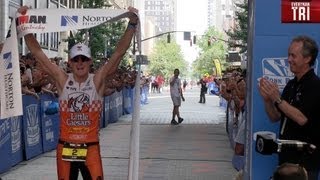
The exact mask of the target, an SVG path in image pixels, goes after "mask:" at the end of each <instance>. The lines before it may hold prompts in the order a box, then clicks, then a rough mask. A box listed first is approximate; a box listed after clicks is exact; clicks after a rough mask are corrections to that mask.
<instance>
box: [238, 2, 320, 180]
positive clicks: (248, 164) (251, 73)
mask: <svg viewBox="0 0 320 180" xmlns="http://www.w3.org/2000/svg"><path fill="white" fill-rule="evenodd" d="M296 1H297V2H301V1H300V0H296ZM282 2H284V1H282ZM286 2H291V1H286ZM292 2H293V1H292ZM310 2H311V8H312V6H313V5H314V2H315V1H314V0H313V1H310ZM317 2H319V1H317ZM249 7H250V10H251V12H252V14H251V16H252V17H254V18H249V20H250V22H249V27H252V28H248V29H249V36H248V42H250V43H248V59H249V60H250V61H248V77H247V82H248V92H250V93H247V95H248V97H247V100H248V102H247V103H246V104H247V109H248V112H247V113H248V115H247V126H246V138H245V139H246V143H245V168H244V179H261V177H270V176H272V174H273V172H274V170H275V169H276V167H277V165H278V154H277V153H274V154H272V155H262V154H260V153H258V152H257V151H256V137H257V134H262V133H266V132H267V133H268V134H274V136H275V138H277V137H278V132H279V126H280V123H279V122H277V123H272V122H271V121H270V119H269V117H268V115H267V113H266V111H265V108H264V102H263V99H262V97H261V96H260V93H259V91H258V80H259V78H261V77H265V78H267V79H269V80H271V81H273V82H275V83H277V85H278V86H279V88H280V91H282V90H283V88H284V86H285V85H286V84H287V82H288V80H290V79H292V78H293V77H294V74H293V73H292V72H290V65H289V63H288V59H287V55H288V47H289V45H290V42H291V40H292V39H293V38H294V37H296V36H298V35H307V36H310V37H311V38H313V39H314V40H315V41H316V42H317V43H318V44H320V31H319V29H320V24H319V23H318V24H316V23H314V24H310V23H293V24H286V23H280V22H279V19H280V18H281V16H283V11H281V9H282V8H283V6H281V4H280V3H279V1H260V0H253V1H249ZM266 7H270V8H272V9H273V13H270V9H268V8H266ZM290 8H291V7H290ZM250 10H249V12H250ZM310 13H311V14H310V21H311V20H312V17H313V14H312V13H313V12H312V11H310ZM266 14H268V16H266ZM319 17H320V16H319ZM318 59H319V58H318ZM318 66H319V63H318V62H316V64H315V66H314V69H315V72H316V73H317V74H319V70H320V68H319V67H318ZM279 93H281V92H279ZM261 162H263V163H261Z"/></svg>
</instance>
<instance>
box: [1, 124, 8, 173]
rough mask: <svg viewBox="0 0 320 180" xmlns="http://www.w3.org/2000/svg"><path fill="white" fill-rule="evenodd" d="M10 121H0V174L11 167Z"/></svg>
mask: <svg viewBox="0 0 320 180" xmlns="http://www.w3.org/2000/svg"><path fill="white" fill-rule="evenodd" d="M10 132H11V129H10V122H9V120H8V119H2V121H0V154H1V163H0V174H1V173H3V172H6V171H7V170H8V169H10V168H11V136H10Z"/></svg>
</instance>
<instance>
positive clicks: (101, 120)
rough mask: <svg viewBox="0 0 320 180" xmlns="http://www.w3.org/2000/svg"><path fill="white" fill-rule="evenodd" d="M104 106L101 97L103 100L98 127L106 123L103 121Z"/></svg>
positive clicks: (102, 126)
mask: <svg viewBox="0 0 320 180" xmlns="http://www.w3.org/2000/svg"><path fill="white" fill-rule="evenodd" d="M104 106H105V103H104V99H103V102H102V111H101V114H100V116H101V117H100V129H102V128H104V127H106V124H105V121H104V109H105V108H104Z"/></svg>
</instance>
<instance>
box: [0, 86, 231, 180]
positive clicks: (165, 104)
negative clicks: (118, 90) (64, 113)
mask: <svg viewBox="0 0 320 180" xmlns="http://www.w3.org/2000/svg"><path fill="white" fill-rule="evenodd" d="M199 91H200V90H199V88H198V87H194V88H193V89H190V88H187V90H186V92H185V93H184V94H185V98H186V101H185V102H183V103H182V107H181V116H182V117H183V118H184V121H183V123H182V124H180V125H170V121H171V111H172V102H171V99H170V94H169V92H168V89H164V90H163V92H162V93H160V94H158V93H157V94H150V95H149V99H148V104H146V105H143V106H141V115H140V120H141V126H140V168H139V179H141V180H231V179H233V177H234V175H235V173H236V171H235V170H234V169H233V167H232V164H231V158H232V153H233V152H232V149H231V148H230V144H229V140H228V137H227V134H226V132H225V125H224V120H225V112H224V110H223V109H222V108H221V107H219V97H217V96H213V95H210V96H209V95H207V96H206V97H207V101H206V104H200V103H198V101H199ZM131 118H132V117H131V115H126V116H122V117H121V118H120V120H119V121H118V122H116V123H113V124H109V125H108V126H107V127H106V128H104V129H102V130H101V133H100V137H101V141H100V144H101V155H102V161H103V166H104V167H103V168H104V179H106V180H126V179H127V174H128V162H129V144H130V143H129V142H130V128H131ZM0 177H2V179H3V180H13V179H19V180H20V179H26V180H29V179H30V180H51V179H52V180H54V179H57V178H56V159H55V151H52V152H49V153H45V154H43V155H41V156H39V157H37V158H34V159H32V160H29V161H24V162H22V163H20V164H19V165H17V166H16V167H13V168H12V169H11V171H9V172H7V173H5V174H2V175H0ZM79 179H81V178H79Z"/></svg>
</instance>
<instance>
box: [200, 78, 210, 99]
mask: <svg viewBox="0 0 320 180" xmlns="http://www.w3.org/2000/svg"><path fill="white" fill-rule="evenodd" d="M199 84H200V100H199V103H203V104H205V103H206V93H207V91H208V87H207V83H206V81H205V80H203V78H201V79H200V81H199Z"/></svg>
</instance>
